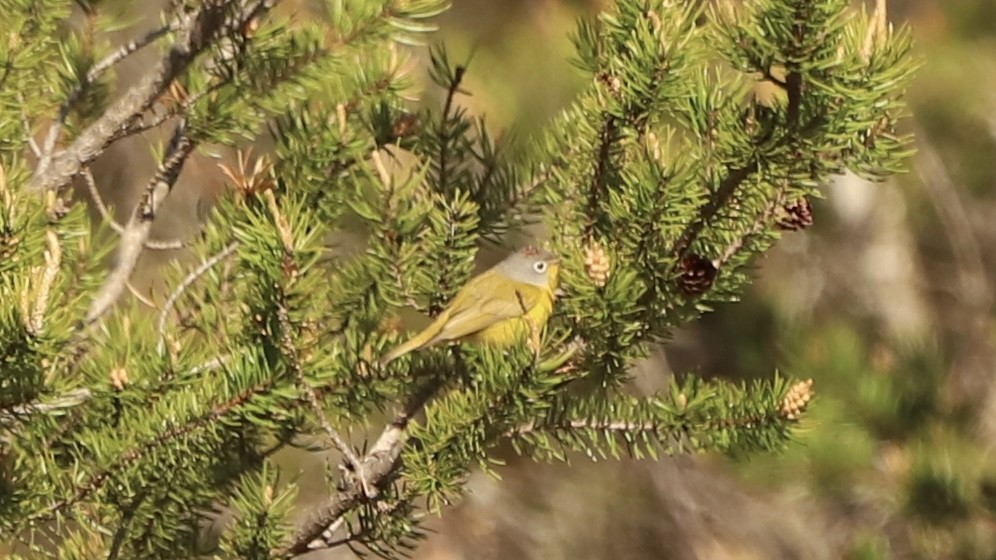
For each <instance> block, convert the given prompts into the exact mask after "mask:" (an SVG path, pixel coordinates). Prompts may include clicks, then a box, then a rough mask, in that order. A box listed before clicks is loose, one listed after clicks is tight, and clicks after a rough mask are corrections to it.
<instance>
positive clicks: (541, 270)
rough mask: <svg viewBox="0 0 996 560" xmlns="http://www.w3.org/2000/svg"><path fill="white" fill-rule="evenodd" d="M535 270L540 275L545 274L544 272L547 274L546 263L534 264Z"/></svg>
mask: <svg viewBox="0 0 996 560" xmlns="http://www.w3.org/2000/svg"><path fill="white" fill-rule="evenodd" d="M533 270H535V271H536V272H538V273H540V274H543V273H544V272H546V261H536V262H534V263H533Z"/></svg>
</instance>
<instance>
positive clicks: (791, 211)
mask: <svg viewBox="0 0 996 560" xmlns="http://www.w3.org/2000/svg"><path fill="white" fill-rule="evenodd" d="M775 223H776V224H778V227H779V228H781V229H783V230H785V231H799V230H800V229H804V228H807V227H809V226H811V225H813V207H812V206H810V205H809V200H808V199H806V198H805V197H803V198H799V199H796V200H794V201H792V202H789V203H788V204H786V205H785V206H782V207H781V209H780V210H779V212H778V215H777V216H776V217H775Z"/></svg>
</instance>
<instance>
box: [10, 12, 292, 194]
mask: <svg viewBox="0 0 996 560" xmlns="http://www.w3.org/2000/svg"><path fill="white" fill-rule="evenodd" d="M276 2H277V0H252V1H248V2H247V1H245V0H242V2H241V6H242V7H241V9H240V10H239V11H238V12H237V14H236V17H226V16H227V15H228V13H229V10H230V9H231V7H232V3H231V2H230V1H228V0H206V1H205V2H203V3H202V4H200V6H198V7H197V8H196V9H194V10H192V11H191V12H189V13H186V14H184V15H183V16H181V18H180V20H179V21H178V22H177V27H176V30H177V32H178V37H177V40H176V41H175V42H174V43H173V44H172V45H171V46H170V49H169V51H167V52H166V54H165V55H164V56H163V58H162V59H161V60H160V61H159V62H158V63H156V64H155V65H154V66H153V67H152V69H151V70H150V71H149V72H148V73H147V74H146V75H145V76H144V77H143V78H142V79H141V80H140V81H139V82H138V84H136V85H135V86H134V87H132V88H131V89H130V90H128V92H126V93H125V94H124V95H123V96H121V98H120V99H118V100H117V102H115V103H114V104H112V105H111V107H109V108H108V109H107V111H106V112H105V113H104V114H103V116H101V117H100V118H99V119H97V121H96V122H94V123H93V124H91V125H90V126H88V127H87V128H86V129H85V130H83V132H81V133H80V135H79V137H77V138H76V140H74V141H73V143H72V144H71V145H70V146H69V147H67V148H66V149H64V150H61V151H60V152H58V153H56V154H54V155H53V156H52V158H51V163H50V164H47V165H46V166H45V167H44V168H42V167H41V166H39V168H38V169H37V170H36V172H35V175H34V176H33V177H32V178H31V180H30V181H29V182H28V188H29V189H32V190H38V191H42V190H55V189H60V188H62V187H64V186H65V185H67V184H68V183H69V181H70V180H71V179H72V178H73V177H74V176H76V175H77V174H79V172H80V170H81V169H82V168H83V167H84V166H86V165H89V164H90V163H91V162H92V161H93V160H95V159H96V158H97V157H98V156H99V155H100V154H101V153H103V152H104V150H105V149H106V148H107V146H108V144H109V143H110V142H111V140H112V138H113V137H114V136H115V134H116V133H118V131H120V130H121V129H122V128H124V127H126V126H127V125H128V124H129V123H131V122H132V121H133V120H134V119H135V118H136V117H137V116H138V115H140V114H141V113H143V112H145V111H146V110H147V109H148V108H149V107H151V106H152V104H153V103H154V102H155V100H156V99H158V98H159V96H160V95H161V94H162V93H163V91H165V90H166V88H167V87H168V86H169V84H170V83H171V82H172V81H173V80H174V79H176V78H177V77H179V76H180V75H182V74H183V73H184V72H185V71H186V70H187V68H188V67H189V66H190V64H191V63H193V61H194V59H195V58H197V56H198V55H199V54H200V53H201V52H203V51H204V50H206V49H207V48H208V47H209V46H211V45H212V44H213V43H214V42H215V41H217V40H218V38H219V37H221V36H222V35H223V34H224V33H225V32H226V31H228V30H239V29H242V27H243V26H244V25H245V24H246V23H248V22H249V21H250V20H252V19H255V18H258V17H260V16H261V15H262V14H264V13H265V12H267V11H269V10H270V8H271V7H272V6H273V5H274V4H275V3H276ZM56 136H57V133H56ZM53 143H54V140H53Z"/></svg>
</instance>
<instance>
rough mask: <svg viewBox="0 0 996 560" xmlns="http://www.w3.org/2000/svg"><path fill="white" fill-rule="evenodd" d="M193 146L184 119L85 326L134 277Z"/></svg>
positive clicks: (137, 209) (123, 234)
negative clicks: (164, 203) (158, 218)
mask: <svg viewBox="0 0 996 560" xmlns="http://www.w3.org/2000/svg"><path fill="white" fill-rule="evenodd" d="M194 147H195V144H194V141H193V140H192V139H191V138H190V136H188V135H187V133H186V128H185V126H184V125H183V123H180V126H178V127H177V128H176V132H175V133H174V135H173V139H172V140H171V141H170V147H169V150H168V152H167V154H166V157H165V158H164V159H163V163H162V164H161V165H160V166H159V170H158V171H157V172H156V174H155V175H154V176H153V177H152V181H150V182H149V186H148V188H146V189H145V194H144V195H143V196H142V200H140V201H139V203H138V205H137V206H136V207H135V211H134V213H133V214H132V216H131V219H130V220H129V221H128V225H127V226H125V229H124V231H123V232H121V244H120V245H119V246H118V254H117V262H116V264H115V266H114V268H113V269H112V270H111V272H110V273H109V274H108V275H107V278H106V279H104V283H103V285H101V287H100V290H99V291H98V292H97V295H96V296H94V298H93V301H92V302H91V303H90V309H89V310H88V311H87V314H86V317H85V318H84V320H83V324H84V326H87V325H90V324H92V323H93V322H94V321H96V320H97V319H99V318H100V316H101V315H103V314H104V312H106V311H107V310H108V309H110V308H111V306H112V305H114V302H116V301H117V300H118V298H120V297H121V294H122V293H124V291H125V289H126V288H127V284H128V279H129V278H131V273H132V271H134V270H135V265H137V264H138V258H139V257H140V256H141V255H142V250H143V249H144V248H145V243H146V242H147V241H148V240H149V234H150V233H151V232H152V222H153V220H155V218H156V214H157V213H158V211H159V207H160V206H161V205H162V203H163V201H164V200H165V199H166V197H167V196H168V195H169V193H170V192H171V191H172V190H173V185H175V184H176V180H177V178H178V177H179V176H180V170H181V169H183V163H184V162H185V161H186V160H187V157H188V156H189V155H190V154H191V153H192V152H193V151H194Z"/></svg>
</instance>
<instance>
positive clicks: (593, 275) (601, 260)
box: [584, 242, 612, 288]
mask: <svg viewBox="0 0 996 560" xmlns="http://www.w3.org/2000/svg"><path fill="white" fill-rule="evenodd" d="M611 266H612V260H611V259H610V258H609V255H608V254H607V253H606V252H605V249H603V248H602V246H601V244H599V243H597V242H594V243H591V244H590V245H587V246H586V247H585V248H584V270H585V272H586V273H587V274H588V278H589V279H590V280H591V283H592V284H594V285H596V286H598V287H599V288H601V287H603V286H605V283H606V282H607V281H608V279H609V271H610V268H611Z"/></svg>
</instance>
